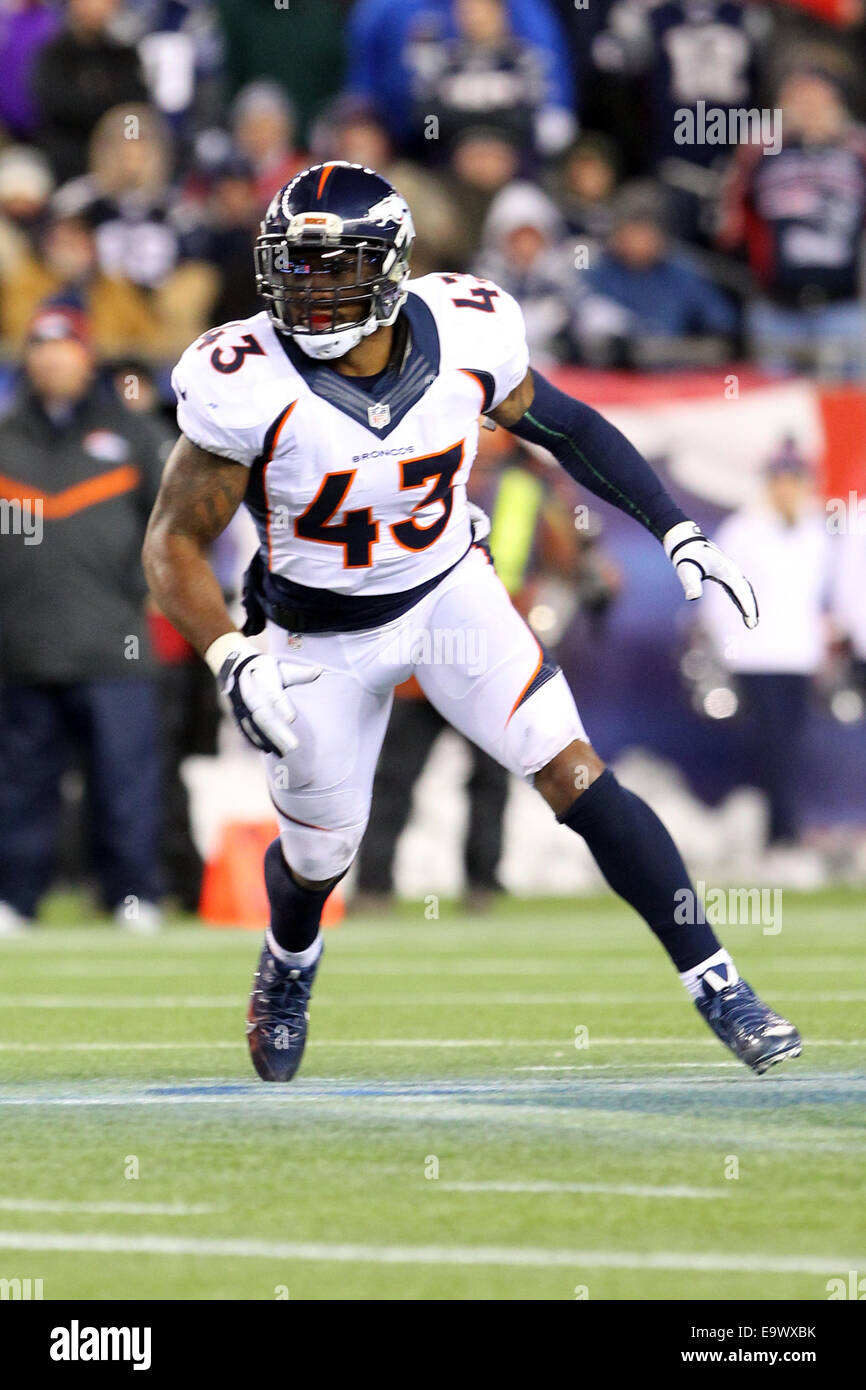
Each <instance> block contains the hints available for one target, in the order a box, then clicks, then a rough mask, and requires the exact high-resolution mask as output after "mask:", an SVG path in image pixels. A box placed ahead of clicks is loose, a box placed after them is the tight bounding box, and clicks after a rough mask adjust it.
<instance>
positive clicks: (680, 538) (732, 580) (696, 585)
mask: <svg viewBox="0 0 866 1390" xmlns="http://www.w3.org/2000/svg"><path fill="white" fill-rule="evenodd" d="M663 544H664V548H665V552H666V554H667V556H668V559H669V560H670V562H671V564H672V565H673V567H674V569H675V570H676V572H677V574H678V575H679V579H680V583H681V584H682V586H683V590H684V592H685V596H686V598H687V599H696V598H700V596H701V592H702V590H703V583H704V580H705V579H711V580H712V581H713V582H714V583H716V584H721V586H722V588H723V589H724V591H725V593H726V594H727V595H728V598H729V599H730V600H731V602H732V603H734V604H736V606H737V608H739V610H740V613H741V615H742V619H743V622H744V623H745V624H746V627H748V628H755V627H757V626H758V600H757V599H756V598H755V591H754V589H753V588H752V586H751V584H750V583H749V581H748V579H747V578H746V576H745V575H744V574H743V573H742V572H741V571H740V569H739V567H738V566H737V565H735V564H734V562H733V560H729V559H728V557H727V555H725V554H724V552H723V551H721V550H719V547H718V546H717V545H713V542H712V541H708V540H707V538H706V536H705V535H704V533H703V531H702V530H701V528H700V526H698V524H697V523H696V522H694V521H681V522H679V523H678V524H677V525H676V526H672V527H671V529H670V531H668V532H667V533H666V535H665V537H664V542H663Z"/></svg>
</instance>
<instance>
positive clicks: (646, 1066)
mask: <svg viewBox="0 0 866 1390" xmlns="http://www.w3.org/2000/svg"><path fill="white" fill-rule="evenodd" d="M741 1066H742V1062H581V1063H579V1064H578V1063H575V1062H570V1063H568V1062H566V1063H563V1064H562V1065H560V1064H558V1063H555V1062H551V1063H545V1064H543V1065H539V1066H534V1067H515V1068H514V1070H515V1071H627V1072H628V1071H643V1070H652V1071H656V1070H657V1069H658V1068H659V1067H664V1069H665V1071H670V1070H671V1069H672V1068H674V1067H679V1068H682V1067H697V1068H698V1070H699V1071H706V1070H707V1069H708V1068H709V1067H736V1068H737V1069H738V1070H739V1068H740V1067H741Z"/></svg>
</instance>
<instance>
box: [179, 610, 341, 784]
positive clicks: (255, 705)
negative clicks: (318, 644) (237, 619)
mask: <svg viewBox="0 0 866 1390" xmlns="http://www.w3.org/2000/svg"><path fill="white" fill-rule="evenodd" d="M204 659H205V661H206V662H207V664H208V666H209V667H210V669H211V670H212V671H213V673H214V675H215V676H216V678H217V684H218V685H219V688H220V690H221V691H222V693H223V695H225V696H226V698H227V699H228V701H229V703H230V704H231V707H232V714H233V715H234V717H235V720H236V721H237V724H238V727H239V728H240V731H241V733H242V734H243V735H244V737H245V738H247V739H248V740H249V742H250V743H251V744H252V745H253V747H254V748H258V749H260V750H261V751H262V752H263V753H276V754H277V756H278V757H281V758H282V757H285V755H286V753H291V752H292V750H293V749H294V748H297V746H298V740H297V739H296V738H295V735H294V734H293V733H292V731H291V729H290V727H289V726H290V725H291V724H293V723H294V721H295V708H294V705H293V704H292V702H291V700H290V699H289V697H288V695H287V694H286V690H287V688H288V687H289V686H292V685H307V684H309V682H310V681H314V680H316V679H317V678H318V677H319V676H320V675H321V674H322V668H321V666H304V665H302V664H301V663H300V662H296V661H277V660H276V658H275V657H273V656H266V655H263V654H262V653H261V652H260V651H259V650H258V648H257V647H255V646H254V645H253V643H252V642H250V641H248V640H247V638H246V637H243V636H242V635H241V634H240V633H238V632H227V633H226V634H225V635H224V636H223V637H218V638H217V640H216V641H215V642H212V643H211V645H210V646H209V647H208V649H207V651H206V652H205V654H204Z"/></svg>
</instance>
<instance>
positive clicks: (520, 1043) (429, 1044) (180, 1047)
mask: <svg viewBox="0 0 866 1390" xmlns="http://www.w3.org/2000/svg"><path fill="white" fill-rule="evenodd" d="M807 1043H808V1046H809V1049H810V1050H811V1049H812V1048H813V1047H866V1038H807ZM243 1045H244V1040H243V1038H242V1037H240V1038H238V1039H237V1040H235V1041H227V1040H225V1039H219V1040H216V1041H213V1042H206V1041H204V1040H202V1039H197V1040H196V1039H193V1040H190V1041H186V1042H150V1041H148V1042H131V1041H128V1040H126V1039H124V1040H117V1041H114V1042H105V1041H102V1042H64V1043H63V1045H62V1049H58V1044H57V1043H56V1042H0V1052H57V1051H58V1050H62V1051H63V1052H172V1051H178V1052H183V1051H184V1050H185V1049H187V1048H192V1047H195V1048H209V1047H212V1048H237V1047H241V1048H242V1047H243ZM718 1045H719V1044H718V1042H717V1041H716V1039H715V1038H607V1037H605V1038H594V1037H590V1039H589V1043H588V1044H587V1046H586V1047H585V1048H578V1049H576V1050H577V1051H580V1052H589V1051H591V1050H592V1048H593V1047H684V1046H686V1047H688V1048H690V1049H691V1048H693V1047H714V1048H715V1047H718ZM310 1046H311V1047H312V1048H316V1049H317V1050H318V1049H322V1048H326V1047H376V1048H410V1049H412V1048H421V1049H424V1048H443V1049H448V1048H457V1049H469V1050H471V1049H472V1048H475V1047H555V1048H559V1049H565V1050H566V1051H568V1052H570V1051H571V1050H572V1039H571V1038H570V1037H568V1036H566V1037H563V1038H321V1037H319V1038H314V1039H313V1041H312V1042H311V1044H310ZM597 1065H602V1064H601V1063H598V1064H597ZM610 1065H613V1063H611V1064H610ZM623 1065H629V1064H623ZM630 1065H632V1066H639V1065H641V1064H640V1063H631V1064H630ZM645 1065H647V1066H655V1065H656V1063H646V1064H645ZM659 1065H667V1066H696V1067H698V1066H737V1065H738V1063H736V1062H717V1063H710V1062H668V1063H665V1064H659ZM563 1069H564V1068H557V1070H563ZM517 1070H518V1071H521V1070H522V1071H532V1070H544V1068H543V1067H537V1068H532V1067H523V1068H521V1067H518V1068H517Z"/></svg>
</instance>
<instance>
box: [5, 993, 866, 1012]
mask: <svg viewBox="0 0 866 1390" xmlns="http://www.w3.org/2000/svg"><path fill="white" fill-rule="evenodd" d="M673 998H676V993H675V992H672V991H671V990H665V991H664V992H662V993H647V992H645V991H642V990H635V991H631V992H629V993H611V994H600V993H598V992H593V993H591V994H588V993H585V992H583V991H581V990H580V989H578V988H575V989H574V990H573V991H572V992H570V993H568V994H484V995H483V996H482V997H481V998H479V997H478V996H477V995H475V994H466V993H463V994H460V993H451V994H397V995H389V994H385V995H366V994H365V995H364V997H363V999H362V1000H361V1001H360V1002H361V1003H363V1004H364V1005H365V1006H366V1005H372V1006H374V1007H376V1008H388V1007H389V1006H390V1007H393V1008H413V1009H416V1008H423V1007H425V1006H429V1007H448V1006H453V1005H463V1006H465V1007H467V1008H468V1007H471V1008H473V1009H477V1008H483V1007H488V1006H494V1005H506V1006H507V1007H509V1008H513V1007H516V1006H518V1005H523V1006H529V1007H533V1008H534V1007H539V1006H540V1007H550V1006H552V1005H562V1006H563V1007H568V1008H570V1009H575V1008H580V1007H582V1006H585V1005H593V1006H594V1005H600V1006H602V1007H604V1006H609V1007H619V1006H621V1005H628V1004H669V1003H670V1002H671V999H673ZM239 1000H240V1001H241V1002H243V1000H242V996H241V995H240V994H188V995H184V994H152V995H139V994H130V995H114V996H111V995H109V996H105V997H95V996H92V995H80V994H4V995H0V1009H33V1010H35V1009H236V1008H237V1007H238V1003H239ZM358 1002H359V1001H358V1000H357V998H356V997H355V996H347V997H346V998H338V997H336V996H335V995H331V996H330V997H327V996H326V997H325V998H324V999H322V998H319V999H318V1000H317V1001H316V1003H317V1007H318V1008H323V1007H325V1008H334V1007H337V1008H349V1007H357V1005H358ZM773 1002H774V1003H776V1004H779V1003H789V1002H790V1003H813V1004H855V1003H861V1002H866V989H851V990H796V991H794V990H776V991H774V992H773Z"/></svg>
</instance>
